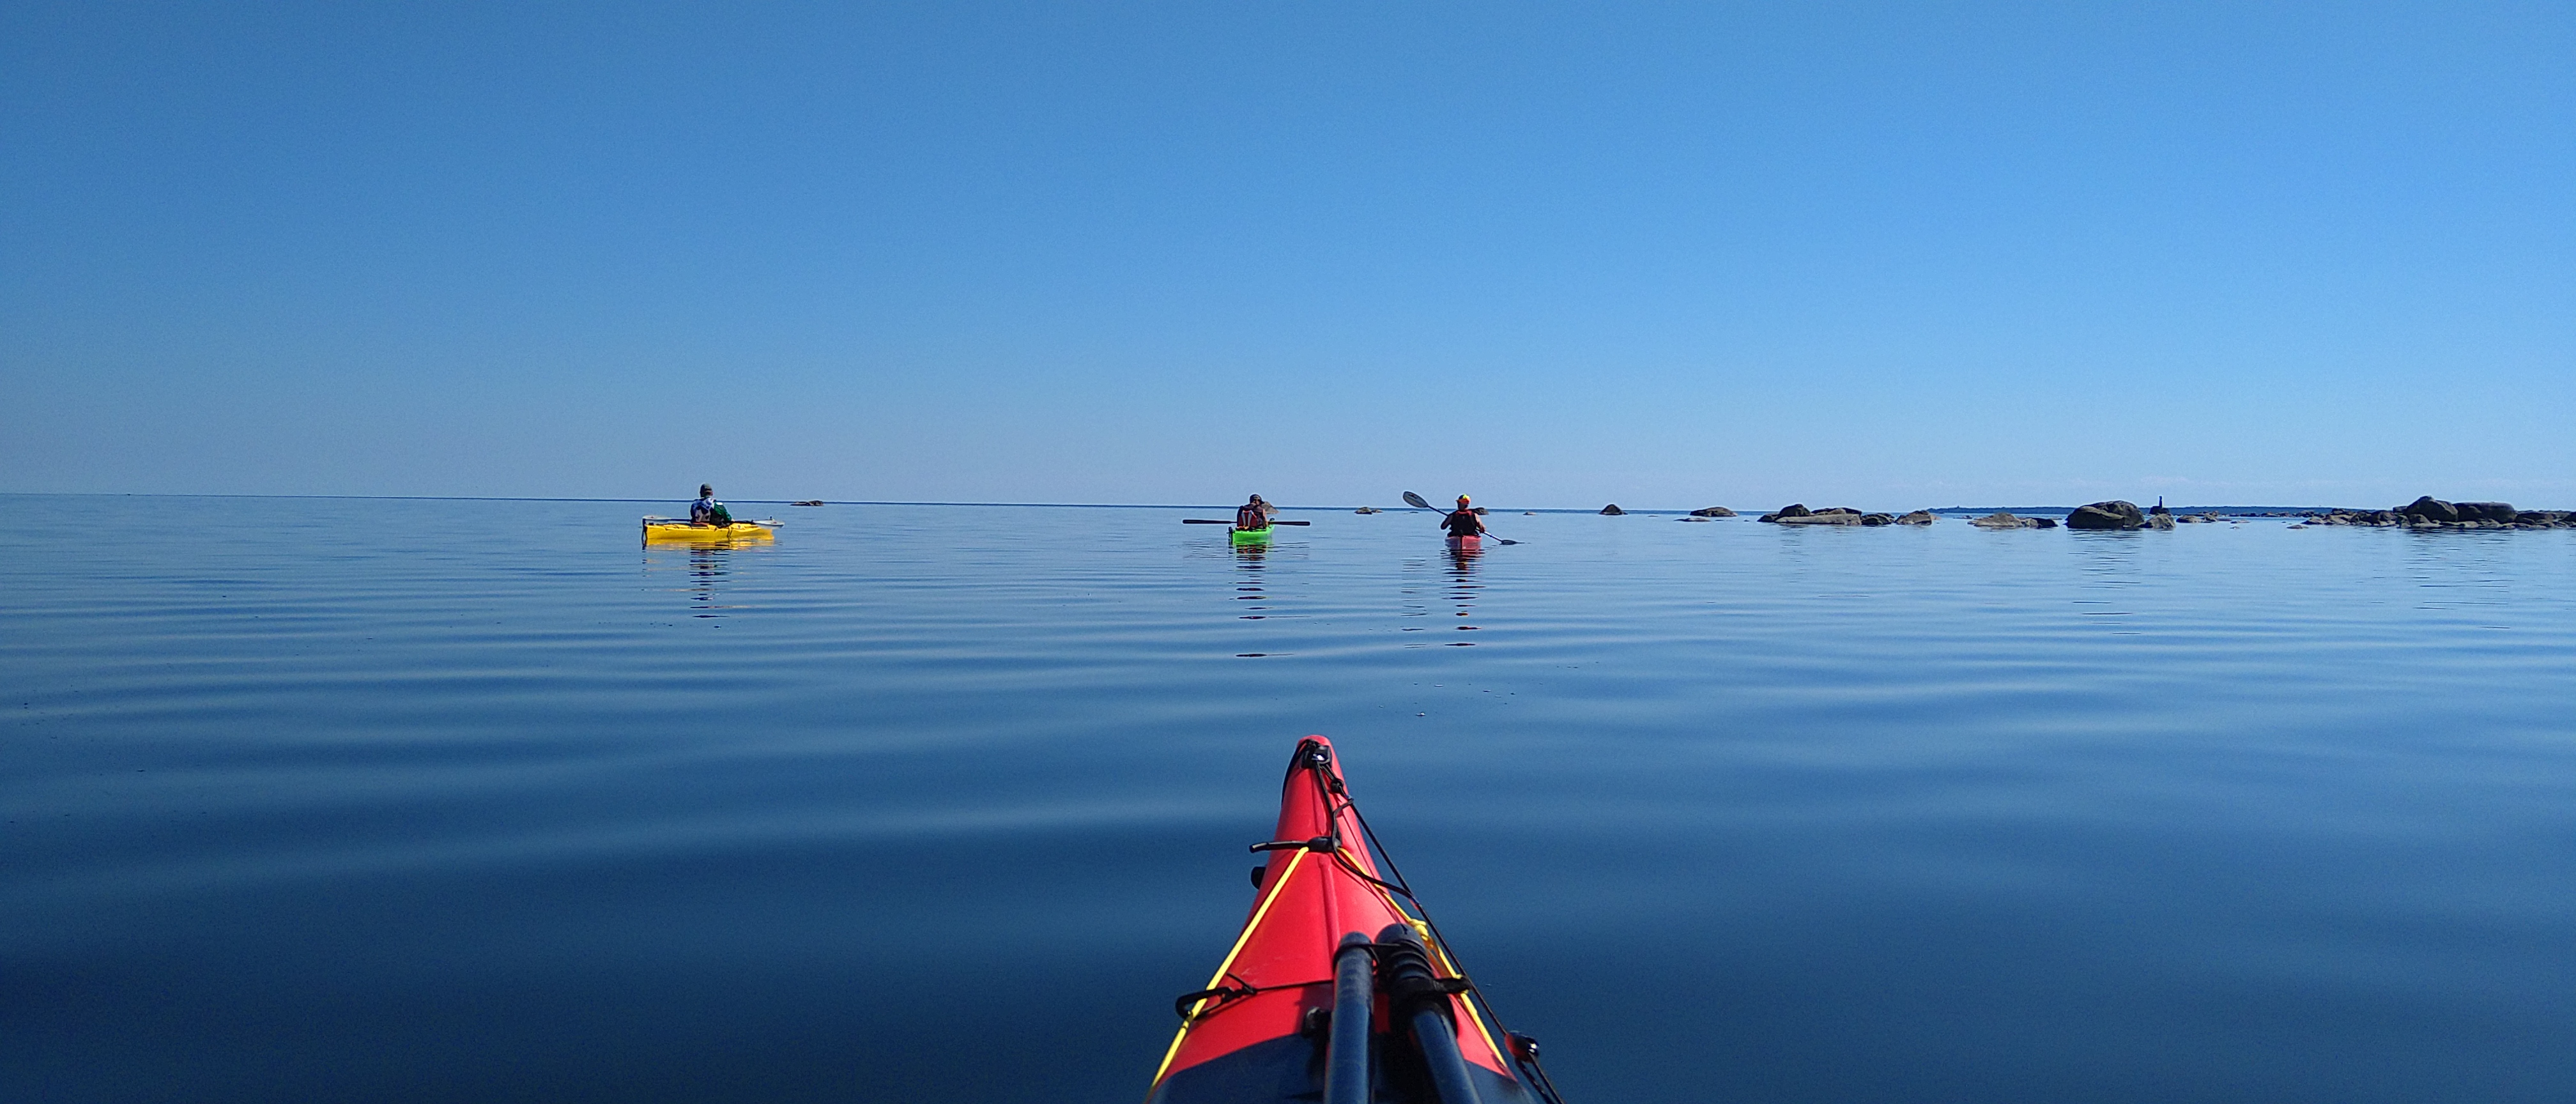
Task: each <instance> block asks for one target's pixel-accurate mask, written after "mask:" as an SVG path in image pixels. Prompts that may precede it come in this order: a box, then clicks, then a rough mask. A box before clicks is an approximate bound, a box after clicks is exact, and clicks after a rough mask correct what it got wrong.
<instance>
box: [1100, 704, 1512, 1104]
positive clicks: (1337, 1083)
mask: <svg viewBox="0 0 2576 1104" xmlns="http://www.w3.org/2000/svg"><path fill="white" fill-rule="evenodd" d="M1252 849H1253V850H1254V851H1255V852H1257V853H1266V854H1267V855H1268V856H1269V858H1268V861H1267V862H1266V863H1265V864H1264V865H1262V866H1260V867H1256V868H1254V870H1253V883H1254V885H1256V886H1257V887H1258V888H1259V892H1258V894H1257V895H1256V897H1255V899H1254V902H1253V906H1252V914H1251V916H1250V917H1249V918H1248V919H1246V920H1245V921H1244V924H1243V932H1242V934H1241V935H1239V936H1237V937H1236V939H1235V941H1234V947H1233V949H1231V950H1229V951H1227V952H1226V956H1225V959H1224V961H1223V962H1221V963H1219V964H1218V966H1217V969H1216V974H1215V976H1214V977H1211V978H1210V979H1209V980H1208V984H1207V987H1206V988H1204V989H1201V990H1199V991H1197V992H1194V993H1186V994H1183V995H1182V996H1181V997H1180V999H1179V1000H1178V1001H1177V1002H1176V1003H1175V1005H1174V1008H1175V1010H1176V1011H1178V1012H1179V1013H1180V1014H1181V1029H1180V1033H1179V1034H1178V1035H1176V1036H1174V1037H1173V1039H1172V1046H1171V1049H1170V1050H1168V1051H1166V1052H1165V1053H1164V1055H1163V1065H1162V1067H1161V1068H1160V1069H1158V1070H1156V1071H1155V1073H1154V1083H1153V1088H1152V1090H1151V1091H1150V1092H1149V1093H1148V1095H1147V1096H1146V1102H1147V1104H1257V1102H1262V1101H1281V1102H1288V1101H1296V1102H1300V1104H1304V1102H1311V1101H1319V1100H1320V1101H1321V1102H1322V1104H1562V1102H1561V1101H1560V1100H1559V1099H1558V1097H1557V1095H1556V1089H1555V1087H1554V1086H1553V1085H1550V1084H1549V1083H1548V1080H1547V1074H1546V1073H1545V1072H1544V1071H1542V1070H1541V1069H1540V1068H1539V1065H1538V1044H1537V1042H1536V1041H1535V1040H1532V1039H1531V1038H1529V1037H1528V1036H1526V1035H1515V1034H1512V1033H1510V1032H1507V1031H1504V1030H1503V1028H1502V1025H1501V1024H1500V1023H1499V1022H1497V1021H1496V1020H1495V1018H1494V1014H1493V1009H1492V1008H1490V1007H1488V1006H1487V1005H1486V1003H1485V1000H1484V997H1483V996H1482V994H1479V993H1478V992H1477V991H1476V988H1475V986H1474V985H1473V984H1471V983H1470V982H1469V981H1468V980H1467V976H1466V974H1465V973H1464V972H1462V971H1461V970H1460V969H1459V967H1458V963H1457V959H1456V958H1455V957H1454V956H1453V955H1452V954H1451V953H1450V951H1449V945H1448V943H1447V941H1445V940H1443V939H1441V938H1440V933H1439V930H1438V929H1437V928H1434V927H1433V926H1432V924H1431V918H1430V916H1429V914H1428V913H1426V912H1424V911H1423V908H1422V905H1421V902H1419V901H1416V900H1415V899H1414V897H1413V891H1412V890H1411V889H1410V888H1409V887H1407V886H1406V885H1405V882H1404V876H1403V875H1402V874H1401V873H1399V872H1397V871H1396V869H1395V864H1394V861H1393V860H1391V859H1390V860H1386V862H1385V864H1384V866H1383V868H1381V866H1380V864H1379V861H1378V860H1379V859H1381V858H1383V857H1384V856H1385V849H1384V848H1382V847H1379V846H1378V845H1377V838H1376V836H1375V835H1373V834H1372V833H1370V831H1369V828H1368V822H1367V821H1366V820H1364V819H1362V818H1361V816H1360V813H1359V808H1358V806H1356V805H1354V804H1353V803H1352V801H1351V797H1350V791H1349V789H1348V788H1347V787H1346V786H1345V785H1344V784H1343V782H1342V778H1341V775H1340V773H1339V772H1338V771H1337V770H1336V764H1335V757H1334V754H1333V745H1332V742H1331V741H1329V740H1326V739H1325V738H1323V737H1321V736H1309V737H1306V738H1305V739H1304V740H1301V741H1299V742H1298V744H1297V752H1296V756H1295V758H1293V759H1292V760H1290V762H1289V765H1288V777H1287V779H1286V781H1285V782H1283V783H1282V784H1281V793H1280V798H1279V828H1278V831H1277V832H1275V833H1273V835H1272V839H1271V841H1270V842H1267V843H1259V844H1254V845H1253V848H1252ZM1381 869H1383V870H1385V871H1386V874H1385V875H1381V874H1380V873H1379V871H1380V870H1381Z"/></svg>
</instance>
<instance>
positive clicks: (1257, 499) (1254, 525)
mask: <svg viewBox="0 0 2576 1104" xmlns="http://www.w3.org/2000/svg"><path fill="white" fill-rule="evenodd" d="M1270 514H1271V506H1270V504H1269V503H1267V502H1263V501H1261V496H1260V495H1254V496H1252V501H1250V502H1246V503H1244V504H1243V505H1241V506H1237V507H1235V508H1234V527H1235V528H1237V529H1246V530H1250V529H1267V528H1270Z"/></svg>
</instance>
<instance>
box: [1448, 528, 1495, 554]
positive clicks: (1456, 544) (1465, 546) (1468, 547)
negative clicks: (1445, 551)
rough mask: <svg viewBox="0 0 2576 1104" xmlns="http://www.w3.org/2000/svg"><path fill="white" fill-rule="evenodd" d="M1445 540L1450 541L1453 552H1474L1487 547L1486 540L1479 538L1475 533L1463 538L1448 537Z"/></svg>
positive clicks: (1450, 548)
mask: <svg viewBox="0 0 2576 1104" xmlns="http://www.w3.org/2000/svg"><path fill="white" fill-rule="evenodd" d="M1445 539H1447V540H1448V542H1449V550H1450V551H1452V552H1474V551H1476V550H1478V549H1480V548H1483V547H1485V538H1483V537H1480V536H1477V535H1476V534H1474V533H1469V534H1467V535H1466V536H1463V537H1448V538H1445Z"/></svg>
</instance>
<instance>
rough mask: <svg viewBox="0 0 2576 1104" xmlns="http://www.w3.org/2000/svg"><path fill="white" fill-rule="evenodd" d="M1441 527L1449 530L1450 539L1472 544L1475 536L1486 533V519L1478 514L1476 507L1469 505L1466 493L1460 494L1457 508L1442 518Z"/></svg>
mask: <svg viewBox="0 0 2576 1104" xmlns="http://www.w3.org/2000/svg"><path fill="white" fill-rule="evenodd" d="M1440 527H1441V528H1442V529H1446V530H1448V531H1449V539H1450V541H1452V542H1453V543H1458V544H1462V545H1472V544H1474V542H1475V538H1477V537H1481V536H1484V535H1485V519H1483V518H1480V517H1477V516H1476V511H1475V509H1474V508H1473V507H1470V506H1469V505H1467V496H1465V495H1459V496H1458V508H1457V509H1455V510H1451V511H1449V516H1447V517H1444V518H1441V519H1440Z"/></svg>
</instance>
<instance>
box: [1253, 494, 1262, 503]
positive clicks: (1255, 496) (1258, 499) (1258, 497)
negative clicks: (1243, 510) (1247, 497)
mask: <svg viewBox="0 0 2576 1104" xmlns="http://www.w3.org/2000/svg"><path fill="white" fill-rule="evenodd" d="M1252 500H1253V501H1254V502H1259V501H1261V496H1260V495H1254V496H1252Z"/></svg>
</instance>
